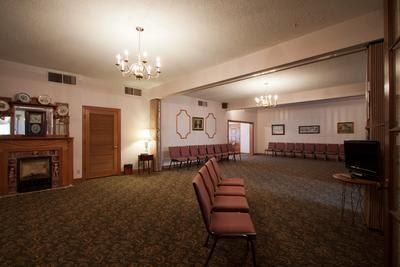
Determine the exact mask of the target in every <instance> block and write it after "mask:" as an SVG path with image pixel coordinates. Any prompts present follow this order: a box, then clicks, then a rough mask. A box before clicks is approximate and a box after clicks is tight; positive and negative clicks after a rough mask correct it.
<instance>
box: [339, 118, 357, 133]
mask: <svg viewBox="0 0 400 267" xmlns="http://www.w3.org/2000/svg"><path fill="white" fill-rule="evenodd" d="M337 133H338V134H352V133H354V122H352V121H351V122H338V123H337Z"/></svg>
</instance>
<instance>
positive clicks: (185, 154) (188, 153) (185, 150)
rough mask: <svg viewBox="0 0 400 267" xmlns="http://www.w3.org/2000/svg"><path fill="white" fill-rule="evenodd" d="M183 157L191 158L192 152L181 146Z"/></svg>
mask: <svg viewBox="0 0 400 267" xmlns="http://www.w3.org/2000/svg"><path fill="white" fill-rule="evenodd" d="M181 157H184V158H187V157H190V150H189V147H188V146H181Z"/></svg>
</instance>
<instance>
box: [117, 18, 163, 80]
mask: <svg viewBox="0 0 400 267" xmlns="http://www.w3.org/2000/svg"><path fill="white" fill-rule="evenodd" d="M136 31H137V32H138V35H139V41H138V54H137V61H136V62H133V63H132V64H129V52H128V50H125V51H124V58H123V59H122V58H121V55H120V54H118V55H117V56H116V58H117V62H116V63H115V65H117V67H118V68H119V70H120V71H121V73H122V76H128V77H131V76H133V77H135V80H141V79H145V80H150V79H151V78H158V77H159V76H160V73H161V61H160V58H159V57H157V58H156V66H155V68H153V67H152V66H151V65H150V64H148V61H147V52H146V51H144V52H143V53H142V50H141V47H140V33H141V32H143V31H144V29H143V28H142V27H140V26H138V27H136Z"/></svg>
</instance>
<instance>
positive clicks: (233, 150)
mask: <svg viewBox="0 0 400 267" xmlns="http://www.w3.org/2000/svg"><path fill="white" fill-rule="evenodd" d="M228 148H229V153H231V155H233V159H234V160H235V161H236V155H239V158H240V159H242V155H241V153H240V151H237V150H236V149H235V146H234V145H233V144H228Z"/></svg>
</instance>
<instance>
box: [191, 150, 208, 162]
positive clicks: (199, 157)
mask: <svg viewBox="0 0 400 267" xmlns="http://www.w3.org/2000/svg"><path fill="white" fill-rule="evenodd" d="M189 150H190V156H191V157H194V158H196V159H197V165H199V163H200V161H205V160H206V157H207V156H206V155H200V154H199V146H189Z"/></svg>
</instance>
